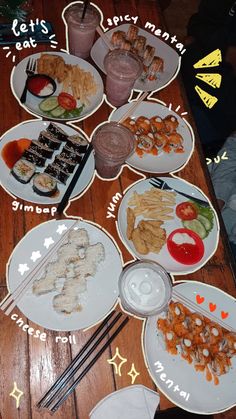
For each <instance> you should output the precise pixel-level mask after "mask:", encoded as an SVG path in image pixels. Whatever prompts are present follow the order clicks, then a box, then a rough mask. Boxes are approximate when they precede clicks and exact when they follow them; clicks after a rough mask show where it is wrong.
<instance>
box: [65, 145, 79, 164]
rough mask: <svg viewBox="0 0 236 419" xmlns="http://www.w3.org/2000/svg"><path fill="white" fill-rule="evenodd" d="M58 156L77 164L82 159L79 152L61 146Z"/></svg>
mask: <svg viewBox="0 0 236 419" xmlns="http://www.w3.org/2000/svg"><path fill="white" fill-rule="evenodd" d="M60 157H62V158H63V159H66V160H70V162H71V163H73V164H77V163H80V162H81V160H82V156H80V155H79V154H76V153H73V151H71V150H70V149H69V148H67V147H63V149H62V152H61V153H60Z"/></svg>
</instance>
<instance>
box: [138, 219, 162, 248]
mask: <svg viewBox="0 0 236 419" xmlns="http://www.w3.org/2000/svg"><path fill="white" fill-rule="evenodd" d="M138 229H139V230H140V233H139V234H140V237H141V238H142V239H143V240H144V242H145V244H146V246H147V247H148V250H149V252H153V253H159V252H160V250H161V249H162V247H163V246H164V244H165V242H166V231H165V230H164V228H162V227H160V225H158V224H157V223H156V224H154V225H152V224H150V223H149V220H147V221H144V220H142V221H140V222H139V224H138Z"/></svg>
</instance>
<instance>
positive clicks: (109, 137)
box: [92, 122, 135, 179]
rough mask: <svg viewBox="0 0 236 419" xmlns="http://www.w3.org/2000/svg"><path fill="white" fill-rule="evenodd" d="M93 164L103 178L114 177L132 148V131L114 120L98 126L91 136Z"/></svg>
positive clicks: (133, 140) (133, 141)
mask: <svg viewBox="0 0 236 419" xmlns="http://www.w3.org/2000/svg"><path fill="white" fill-rule="evenodd" d="M92 143H93V148H94V151H95V164H96V169H97V172H98V174H99V175H100V176H101V177H103V178H107V179H109V178H114V177H116V176H117V175H118V173H119V171H120V169H121V166H122V164H123V163H124V162H125V160H126V159H127V158H128V157H129V156H130V154H131V153H132V152H133V150H134V144H135V139H134V135H133V133H132V132H131V131H130V130H129V129H127V128H126V127H124V126H123V125H119V124H118V123H116V122H108V123H106V124H103V125H101V127H99V128H98V129H97V130H96V131H95V133H94V135H93V138H92Z"/></svg>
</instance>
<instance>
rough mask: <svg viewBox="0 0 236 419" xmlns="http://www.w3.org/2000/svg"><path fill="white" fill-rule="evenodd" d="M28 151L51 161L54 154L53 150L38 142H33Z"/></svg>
mask: <svg viewBox="0 0 236 419" xmlns="http://www.w3.org/2000/svg"><path fill="white" fill-rule="evenodd" d="M28 150H29V151H33V152H36V153H37V154H40V156H42V157H45V159H51V158H52V156H53V153H54V150H52V149H51V148H48V147H47V146H45V145H44V144H42V143H40V142H39V141H36V140H32V141H31V144H30V147H29V149H28Z"/></svg>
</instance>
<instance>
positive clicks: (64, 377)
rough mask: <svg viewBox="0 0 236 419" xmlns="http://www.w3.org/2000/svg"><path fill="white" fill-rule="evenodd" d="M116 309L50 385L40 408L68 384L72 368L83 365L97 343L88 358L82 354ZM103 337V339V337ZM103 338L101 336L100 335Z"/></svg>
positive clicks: (38, 404) (74, 369)
mask: <svg viewBox="0 0 236 419" xmlns="http://www.w3.org/2000/svg"><path fill="white" fill-rule="evenodd" d="M114 314H115V311H114V310H113V311H112V312H111V313H110V314H109V315H108V316H107V317H106V318H105V319H104V320H103V322H102V323H101V324H100V326H99V327H98V328H97V329H96V330H95V332H94V333H93V334H92V336H91V337H90V338H89V340H88V341H87V342H86V344H85V345H84V346H83V348H82V349H81V350H80V351H79V353H78V354H77V355H76V357H75V358H74V359H73V361H72V362H71V363H70V364H69V365H68V367H67V368H66V369H65V371H64V372H63V373H62V374H61V375H60V376H59V377H58V379H57V380H56V381H55V383H54V384H53V385H52V386H51V387H50V389H49V390H48V391H47V392H46V393H45V395H44V396H43V397H42V398H41V399H40V400H39V402H38V403H37V405H36V406H37V407H38V408H43V407H48V406H49V405H50V404H51V402H52V399H53V398H54V397H55V396H56V393H58V392H59V391H60V390H61V388H62V385H63V386H64V385H66V384H67V383H68V382H69V381H70V380H71V377H70V378H69V379H68V376H69V375H68V374H69V373H70V372H71V370H72V369H73V372H74V373H75V372H76V371H78V369H79V368H80V367H81V365H82V364H83V362H84V361H85V360H86V359H87V358H88V356H89V353H90V351H91V350H92V351H93V349H95V348H94V346H95V345H96V343H95V344H94V345H93V346H92V348H91V349H90V351H89V353H88V354H87V355H86V358H85V357H83V358H82V360H81V357H82V355H83V354H84V353H85V352H86V350H87V349H88V348H89V346H90V345H91V343H92V342H93V341H94V340H95V339H96V337H97V336H98V335H99V333H100V332H101V331H102V330H103V329H104V328H105V327H106V326H107V322H108V321H109V320H110V319H111V318H112V317H113V316H114ZM121 315H122V314H121V313H119V314H118V315H117V316H116V317H115V319H114V320H113V322H112V323H111V324H110V325H109V326H107V327H106V329H105V332H103V334H102V335H101V336H103V337H104V336H106V335H107V333H108V331H109V330H110V329H111V328H112V327H113V326H114V324H115V323H116V322H117V321H118V320H119V318H120V317H121ZM103 337H102V339H103ZM100 338H101V337H100ZM100 338H99V339H100ZM99 343H100V341H99V342H98V343H97V345H98V344H99ZM78 361H80V363H79V364H78V365H77V366H76V368H73V367H74V366H75V365H76V364H77V362H78Z"/></svg>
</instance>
